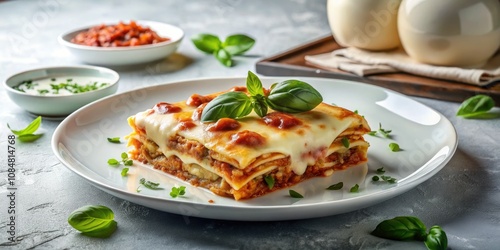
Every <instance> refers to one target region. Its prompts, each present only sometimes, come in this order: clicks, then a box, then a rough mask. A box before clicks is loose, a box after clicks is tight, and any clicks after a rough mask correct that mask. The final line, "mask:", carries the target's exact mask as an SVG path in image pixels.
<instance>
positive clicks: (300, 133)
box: [135, 102, 369, 189]
mask: <svg viewBox="0 0 500 250" xmlns="http://www.w3.org/2000/svg"><path fill="white" fill-rule="evenodd" d="M175 105H177V106H179V107H181V108H182V111H181V112H178V113H169V114H159V113H156V112H152V110H146V111H144V112H140V113H138V114H137V115H136V116H135V123H136V126H138V127H139V128H143V129H145V131H146V134H147V136H148V138H150V139H151V140H153V141H154V142H155V143H157V144H158V146H159V147H160V150H161V151H162V152H163V154H165V156H167V157H168V156H171V155H176V156H178V157H179V158H181V160H182V161H183V162H185V163H197V164H200V165H201V166H202V167H203V168H205V169H207V170H211V171H212V172H214V171H213V169H212V168H211V166H209V165H208V164H207V163H206V162H198V161H197V160H195V159H193V158H191V157H189V156H187V155H182V154H179V153H178V152H175V151H171V150H168V149H167V145H166V144H167V141H168V140H169V139H170V138H173V137H174V136H175V135H177V134H178V135H180V136H183V137H185V138H186V139H190V140H195V141H198V142H200V143H201V144H203V145H204V146H205V147H206V148H208V149H209V150H213V151H215V152H217V153H219V154H221V155H224V156H226V157H228V158H231V159H234V160H235V162H237V163H238V164H237V165H235V164H233V165H234V167H236V168H239V169H244V168H246V167H247V166H249V165H251V164H252V162H254V161H255V160H256V159H257V158H258V157H259V156H261V155H264V154H268V153H280V154H282V155H283V157H290V159H291V167H292V170H293V171H294V172H295V173H296V174H297V175H302V174H303V173H304V172H305V170H306V168H307V166H308V165H313V164H314V163H315V162H316V161H317V159H319V158H323V157H326V156H327V154H328V153H329V151H331V149H330V146H331V144H332V142H333V141H334V140H335V138H337V136H339V135H340V134H341V133H342V132H344V131H345V130H346V129H348V128H353V130H359V129H360V128H361V129H362V130H363V131H369V127H368V125H367V124H366V121H365V120H364V119H363V118H362V117H361V116H359V115H357V114H355V113H353V112H351V111H348V110H345V109H343V108H340V107H335V106H330V105H327V104H324V103H322V104H320V105H319V106H317V107H316V108H315V109H314V110H312V111H309V112H304V113H298V114H293V116H294V117H295V118H297V119H299V120H301V121H302V124H301V125H297V126H294V127H292V128H288V129H279V128H276V127H273V126H269V125H267V124H266V123H264V122H262V118H260V117H258V116H257V115H256V114H254V113H252V114H250V115H249V116H247V117H245V118H243V119H240V120H238V121H239V123H240V125H241V126H240V128H238V129H235V130H230V131H217V132H210V131H207V127H208V125H209V123H201V122H199V121H193V122H194V123H195V124H196V126H194V127H192V128H190V129H180V126H178V125H179V122H180V121H182V120H186V119H190V118H191V116H192V113H193V110H194V108H193V107H191V106H187V105H186V104H185V103H184V102H179V103H175ZM244 130H248V131H253V132H256V133H258V134H260V135H261V136H263V137H264V138H265V139H266V142H265V143H264V144H263V145H261V146H256V147H250V146H245V145H239V144H235V143H233V142H232V141H231V136H232V135H233V134H235V133H238V132H241V131H244ZM271 169H272V168H271ZM260 172H261V171H259V173H255V174H252V178H254V177H255V176H258V175H260V174H263V173H260ZM252 178H248V180H250V179H252ZM248 180H247V181H248ZM231 184H232V186H233V187H234V188H235V189H239V187H241V186H243V185H244V184H245V183H238V184H235V183H231Z"/></svg>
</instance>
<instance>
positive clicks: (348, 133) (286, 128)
mask: <svg viewBox="0 0 500 250" xmlns="http://www.w3.org/2000/svg"><path fill="white" fill-rule="evenodd" d="M229 91H243V92H246V88H244V87H238V88H233V89H232V90H229ZM219 94H221V93H215V94H211V95H206V96H200V95H196V94H195V95H193V96H191V97H190V98H189V99H188V100H187V101H183V102H178V103H166V102H160V103H158V104H156V105H155V106H154V107H152V108H151V109H148V110H146V111H143V112H139V113H138V114H136V115H134V116H131V117H129V118H128V123H129V124H130V126H131V127H132V129H133V132H132V133H131V134H130V135H129V136H128V144H129V146H131V151H130V157H131V158H132V159H135V160H138V161H140V162H143V163H147V164H150V165H152V166H153V167H154V168H155V169H159V170H162V171H163V172H166V173H168V174H170V175H173V176H176V177H178V178H180V179H182V180H185V181H187V182H189V183H191V184H192V185H194V186H199V187H203V188H206V189H208V190H210V191H212V192H213V193H215V194H217V195H220V196H227V197H232V198H234V199H235V200H242V199H249V198H255V197H259V196H261V195H264V194H267V193H270V192H273V191H275V190H278V189H282V188H285V187H289V186H292V185H294V184H297V183H299V182H301V181H304V180H306V179H309V178H311V177H316V176H329V175H331V174H332V173H333V172H334V171H337V170H342V169H345V168H348V167H351V166H355V165H358V164H361V163H364V162H366V161H367V149H368V146H369V144H368V143H367V142H366V141H365V140H364V138H363V135H364V134H366V133H368V132H369V131H370V127H369V126H368V124H367V122H366V120H365V119H364V118H363V117H362V116H360V115H358V114H356V113H354V112H352V111H349V110H347V109H344V108H341V107H337V106H331V105H328V104H325V103H321V104H320V105H318V106H316V107H315V108H314V109H312V110H311V111H307V112H303V113H295V114H288V113H282V112H278V111H274V110H271V109H270V110H268V112H267V115H265V116H263V117H259V116H258V115H256V114H255V113H254V112H252V113H250V115H248V116H246V117H244V118H240V119H237V120H235V119H231V118H221V119H218V120H217V121H215V122H207V123H204V122H200V117H201V113H202V110H203V108H204V107H205V106H206V103H208V102H209V101H210V100H212V99H213V98H215V97H216V96H217V95H219Z"/></svg>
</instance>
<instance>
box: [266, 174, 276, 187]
mask: <svg viewBox="0 0 500 250" xmlns="http://www.w3.org/2000/svg"><path fill="white" fill-rule="evenodd" d="M264 181H265V182H266V184H267V187H269V189H273V187H274V178H273V177H272V176H270V175H266V176H265V177H264Z"/></svg>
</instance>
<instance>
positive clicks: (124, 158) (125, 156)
mask: <svg viewBox="0 0 500 250" xmlns="http://www.w3.org/2000/svg"><path fill="white" fill-rule="evenodd" d="M120 157H121V158H122V160H121V161H119V160H117V159H115V158H111V159H109V160H108V164H109V165H111V166H118V165H120V163H123V165H125V166H132V165H134V161H133V160H132V159H129V158H128V154H127V153H126V152H123V153H121V155H120Z"/></svg>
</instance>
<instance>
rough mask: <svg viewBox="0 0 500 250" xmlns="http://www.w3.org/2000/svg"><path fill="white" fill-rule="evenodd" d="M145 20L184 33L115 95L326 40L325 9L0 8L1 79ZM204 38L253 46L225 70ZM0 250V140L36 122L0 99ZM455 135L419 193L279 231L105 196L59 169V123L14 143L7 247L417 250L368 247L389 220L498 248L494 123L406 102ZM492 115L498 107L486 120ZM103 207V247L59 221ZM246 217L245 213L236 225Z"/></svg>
mask: <svg viewBox="0 0 500 250" xmlns="http://www.w3.org/2000/svg"><path fill="white" fill-rule="evenodd" d="M130 19H135V20H155V21H161V22H167V23H171V24H173V25H177V26H179V27H181V28H182V29H184V31H185V32H186V38H185V40H184V41H183V43H182V45H181V46H180V48H179V50H178V53H177V54H175V55H173V56H171V57H170V58H168V59H166V60H164V61H162V62H160V63H152V64H148V65H141V66H136V67H129V68H120V69H117V70H118V72H119V73H120V76H121V81H120V88H119V91H120V92H121V91H125V90H129V89H133V88H136V87H138V86H147V85H154V84H160V83H163V82H170V81H176V80H184V79H191V78H196V77H212V76H213V77H219V76H245V75H246V72H247V71H248V70H255V63H256V62H257V61H258V60H259V59H261V58H264V57H268V56H271V55H273V54H276V53H279V52H282V51H285V50H287V49H289V48H291V47H294V46H297V45H300V44H303V43H305V42H308V41H311V40H314V39H316V38H319V37H322V36H324V35H327V34H329V33H330V30H329V26H328V22H327V17H326V2H325V1H319V0H318V1H307V0H290V1H285V0H280V1H262V0H259V1H242V0H236V1H230V0H209V1H202V0H194V1H172V0H171V1H152V0H149V1H144V0H142V1H122V0H120V1H118V0H116V1H97V0H92V1H78V2H77V1H69V0H59V1H57V0H45V1H44V0H39V1H15V2H3V3H0V78H1V79H2V80H5V78H6V77H7V76H8V75H11V74H14V73H16V72H19V71H22V70H26V69H31V68H35V67H40V66H54V65H77V64H81V63H80V62H78V61H77V60H75V59H74V58H73V57H72V56H71V55H70V54H69V53H68V52H67V51H65V50H64V48H62V47H61V46H60V45H59V44H58V43H57V40H56V37H57V36H58V35H59V34H60V33H62V32H65V31H67V30H70V29H73V28H75V27H80V26H84V25H87V24H95V23H100V22H102V21H107V20H111V21H113V20H130ZM202 32H210V33H214V34H217V35H219V36H221V37H225V36H226V35H228V34H233V33H246V34H249V35H251V36H252V37H254V38H256V40H257V43H256V45H255V47H254V48H253V49H252V50H251V51H249V52H248V54H251V55H255V57H245V58H239V59H237V65H236V66H235V67H233V68H225V67H223V66H221V65H220V64H219V63H217V62H216V61H215V59H214V58H212V57H211V56H206V55H204V54H202V53H201V52H199V51H197V50H196V49H195V48H194V46H193V45H192V43H191V42H190V40H189V37H191V36H192V35H194V34H198V33H202ZM0 97H1V98H0V109H1V115H0V121H1V123H0V149H2V150H3V152H0V159H1V160H0V162H1V164H2V166H1V167H0V176H1V178H0V197H1V198H0V199H1V203H0V215H1V216H0V246H2V248H3V247H4V246H6V245H7V236H8V235H7V233H6V231H7V227H6V223H7V222H8V218H7V197H6V195H7V190H6V188H7V182H6V177H7V172H6V168H7V164H6V156H7V152H6V151H7V150H6V148H7V135H9V134H10V131H9V130H8V129H7V127H6V123H9V124H11V125H12V127H16V128H19V127H22V126H24V125H26V124H28V123H29V122H30V121H31V120H32V119H33V118H34V117H33V116H31V115H29V114H28V113H26V112H25V111H23V110H22V109H21V108H19V107H17V106H16V105H15V104H14V103H13V102H12V101H11V100H10V99H9V98H8V97H7V95H6V93H5V90H4V89H3V88H1V89H0ZM415 99H417V100H418V101H421V102H422V103H424V104H426V105H428V106H430V107H432V108H434V109H436V110H437V111H439V112H441V113H443V114H444V115H445V116H446V117H447V118H448V119H450V120H451V122H452V123H453V124H454V125H455V127H456V129H457V132H458V137H459V146H458V149H457V152H456V154H455V156H454V157H453V159H452V160H451V161H450V163H449V164H448V165H447V166H445V167H444V169H443V170H442V171H440V172H439V173H438V174H437V175H435V176H434V177H433V178H431V179H430V180H428V181H426V182H425V183H423V184H421V185H419V186H418V187H417V188H415V189H413V190H411V191H409V192H407V193H405V194H403V195H401V196H398V197H396V198H393V199H391V200H388V201H387V202H384V203H382V204H379V205H376V206H373V207H369V208H366V209H361V210H359V211H355V212H351V213H347V214H342V215H336V216H331V217H325V218H317V219H309V220H299V221H281V222H233V221H221V220H209V219H199V218H193V217H183V216H180V215H174V214H169V213H165V212H159V211H156V210H152V209H149V208H146V207H143V206H139V205H135V204H133V203H130V202H128V201H124V200H121V199H118V198H115V197H113V196H111V195H108V194H107V193H104V192H102V191H101V190H99V189H97V188H94V187H93V186H91V185H90V184H89V183H87V182H86V181H84V180H83V179H81V178H80V177H78V176H77V175H75V174H74V173H72V172H71V171H70V170H68V169H66V167H64V166H63V165H62V164H60V163H59V161H58V160H57V159H56V158H55V156H54V155H53V153H52V150H51V148H50V139H51V136H52V133H53V131H54V129H55V128H56V127H57V125H58V124H59V121H51V120H44V121H43V124H42V127H41V130H42V131H43V132H44V133H45V135H44V136H43V137H42V138H41V139H40V140H38V141H36V142H35V143H29V144H28V143H25V144H21V143H18V144H16V155H17V163H18V171H17V176H18V180H17V183H18V185H19V189H18V192H17V208H16V210H17V213H18V214H17V216H18V217H17V221H16V222H17V224H18V225H17V228H18V232H17V234H18V236H21V241H20V242H19V244H18V245H16V246H11V247H10V248H12V249H29V248H37V249H131V248H147V249H160V248H161V249H221V248H222V249H226V248H228V249H236V248H239V249H325V248H329V249H332V248H334V249H374V248H377V249H425V246H424V244H423V243H420V242H397V241H390V240H385V239H380V238H376V237H374V236H371V235H370V232H371V230H373V229H374V228H375V226H376V225H377V224H378V223H379V222H381V221H382V220H385V219H389V218H392V217H394V216H398V215H411V216H417V217H419V218H421V219H422V220H423V222H424V223H425V224H426V225H427V226H429V227H430V226H431V225H435V224H438V225H440V226H442V228H443V229H444V230H445V231H446V233H447V234H448V239H449V247H450V248H451V249H495V248H498V247H499V246H500V237H499V236H500V189H499V187H500V156H499V153H500V150H499V148H500V145H499V142H498V141H499V139H500V135H499V133H500V132H499V131H500V120H499V119H496V120H464V119H461V118H457V117H455V115H454V114H455V112H456V110H457V108H458V106H459V104H457V103H450V102H442V101H437V100H430V99H423V98H415ZM496 111H498V109H497V110H496ZM86 204H103V205H106V206H108V207H110V208H111V209H113V210H114V211H115V216H116V220H117V221H118V223H119V224H118V225H119V228H118V230H117V232H116V233H115V234H114V235H113V236H112V237H111V238H109V239H105V240H103V239H94V238H88V237H85V236H82V235H80V234H79V233H78V232H76V231H75V230H74V229H72V228H71V227H70V226H69V225H68V224H67V222H66V219H67V217H68V215H69V213H70V212H71V211H73V210H74V209H76V208H78V207H80V206H83V205H86ZM242 216H244V215H242Z"/></svg>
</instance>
